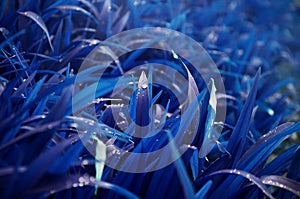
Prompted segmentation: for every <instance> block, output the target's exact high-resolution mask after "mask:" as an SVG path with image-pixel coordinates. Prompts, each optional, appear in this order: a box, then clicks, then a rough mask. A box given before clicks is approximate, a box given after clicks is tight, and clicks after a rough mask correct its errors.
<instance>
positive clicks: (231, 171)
mask: <svg viewBox="0 0 300 199" xmlns="http://www.w3.org/2000/svg"><path fill="white" fill-rule="evenodd" d="M221 174H222V175H224V174H231V175H232V174H234V175H239V176H242V177H244V178H246V179H248V180H249V181H250V182H253V183H254V184H255V185H256V186H257V187H258V188H259V189H260V190H261V191H262V192H263V193H264V194H265V195H266V196H268V197H269V198H271V199H275V198H274V197H273V196H272V194H271V192H270V191H269V190H268V188H267V187H266V186H265V185H264V184H263V182H262V180H261V179H259V178H257V177H256V176H255V175H253V174H251V173H248V172H245V171H242V170H237V169H224V170H219V171H216V172H213V173H211V174H209V175H208V176H206V177H212V176H214V175H221ZM224 186H225V185H224ZM228 186H230V184H228V185H227V186H226V187H228ZM222 194H225V192H222V193H219V195H222Z"/></svg>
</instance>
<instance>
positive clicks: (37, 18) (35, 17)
mask: <svg viewBox="0 0 300 199" xmlns="http://www.w3.org/2000/svg"><path fill="white" fill-rule="evenodd" d="M19 13H20V14H21V15H24V16H26V17H29V18H30V19H32V20H33V21H34V22H35V23H37V25H38V26H40V28H41V29H42V30H43V31H44V32H45V34H46V36H47V39H48V42H49V44H50V47H51V50H52V51H54V48H53V46H52V43H51V39H50V35H49V32H48V29H47V27H46V24H45V23H44V21H43V19H42V17H41V16H39V15H38V14H36V13H34V12H31V11H26V12H19Z"/></svg>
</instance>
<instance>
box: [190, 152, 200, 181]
mask: <svg viewBox="0 0 300 199" xmlns="http://www.w3.org/2000/svg"><path fill="white" fill-rule="evenodd" d="M190 165H191V170H192V175H193V180H195V179H196V178H197V177H198V175H199V159H198V149H195V150H194V153H193V155H192V158H191V160H190Z"/></svg>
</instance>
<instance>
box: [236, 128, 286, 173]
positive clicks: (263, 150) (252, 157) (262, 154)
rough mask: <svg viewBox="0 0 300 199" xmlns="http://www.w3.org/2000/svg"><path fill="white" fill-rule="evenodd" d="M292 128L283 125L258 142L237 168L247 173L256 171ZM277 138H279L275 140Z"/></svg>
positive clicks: (245, 154) (248, 151)
mask: <svg viewBox="0 0 300 199" xmlns="http://www.w3.org/2000/svg"><path fill="white" fill-rule="evenodd" d="M290 127H292V124H291V123H285V124H282V125H280V126H278V127H277V128H275V129H274V130H272V131H270V132H269V133H268V134H265V135H264V136H263V137H262V138H260V139H259V140H257V142H256V143H255V144H253V145H252V146H251V147H250V148H249V149H248V150H247V151H246V152H245V153H244V155H243V156H242V157H241V159H240V161H239V162H238V164H237V168H243V169H244V170H246V171H252V170H253V169H255V168H256V166H257V165H258V164H259V163H260V162H262V161H264V160H266V159H267V158H268V157H269V155H271V153H272V152H273V151H274V150H275V148H276V147H277V146H278V145H279V144H280V143H281V142H282V141H283V139H284V138H285V137H286V135H285V136H281V137H279V136H280V134H281V133H284V132H285V131H288V129H289V128H290ZM291 133H292V132H291ZM275 136H277V137H278V138H277V139H274V138H275ZM272 138H273V139H272Z"/></svg>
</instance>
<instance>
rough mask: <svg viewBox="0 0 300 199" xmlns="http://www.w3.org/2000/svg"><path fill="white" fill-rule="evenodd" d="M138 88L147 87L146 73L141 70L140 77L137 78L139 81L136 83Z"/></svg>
mask: <svg viewBox="0 0 300 199" xmlns="http://www.w3.org/2000/svg"><path fill="white" fill-rule="evenodd" d="M138 88H144V89H145V88H148V78H147V76H146V73H145V72H144V71H143V72H142V74H141V76H140V79H139V83H138Z"/></svg>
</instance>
